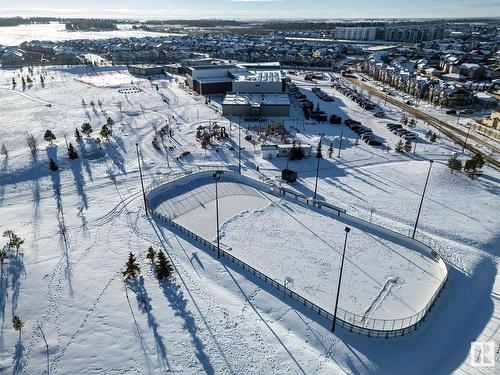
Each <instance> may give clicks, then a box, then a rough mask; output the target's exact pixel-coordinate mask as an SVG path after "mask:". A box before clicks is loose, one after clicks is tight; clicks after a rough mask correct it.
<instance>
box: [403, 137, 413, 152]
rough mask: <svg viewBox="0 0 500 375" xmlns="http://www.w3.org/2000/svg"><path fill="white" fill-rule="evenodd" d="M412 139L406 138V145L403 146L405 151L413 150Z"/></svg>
mask: <svg viewBox="0 0 500 375" xmlns="http://www.w3.org/2000/svg"><path fill="white" fill-rule="evenodd" d="M411 149H412V147H411V141H410V140H409V139H407V140H406V142H405V145H404V146H403V150H404V151H405V152H411Z"/></svg>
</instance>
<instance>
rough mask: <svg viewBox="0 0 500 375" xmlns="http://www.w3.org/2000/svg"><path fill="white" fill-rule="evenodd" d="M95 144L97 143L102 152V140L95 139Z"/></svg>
mask: <svg viewBox="0 0 500 375" xmlns="http://www.w3.org/2000/svg"><path fill="white" fill-rule="evenodd" d="M95 143H97V145H98V146H99V150H102V147H101V143H102V141H101V138H99V137H97V138H96V139H95Z"/></svg>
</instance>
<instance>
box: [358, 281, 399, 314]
mask: <svg viewBox="0 0 500 375" xmlns="http://www.w3.org/2000/svg"><path fill="white" fill-rule="evenodd" d="M398 281H399V279H398V278H397V277H388V278H387V279H386V281H385V284H384V286H383V287H382V289H380V291H379V292H378V294H377V296H376V297H375V299H374V300H373V301H372V303H371V304H370V306H368V307H367V309H366V310H365V312H364V313H363V317H362V318H361V322H364V321H365V319H366V318H368V317H369V316H370V315H371V314H372V313H373V312H374V311H375V310H377V309H378V307H379V306H380V304H381V303H382V302H383V301H384V299H385V298H386V297H387V295H388V294H389V292H390V291H391V288H392V287H393V286H394V285H397V284H398Z"/></svg>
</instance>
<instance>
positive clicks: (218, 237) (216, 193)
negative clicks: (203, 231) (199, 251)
mask: <svg viewBox="0 0 500 375" xmlns="http://www.w3.org/2000/svg"><path fill="white" fill-rule="evenodd" d="M223 173H224V172H223V171H215V173H214V174H213V175H212V177H213V178H214V180H215V215H216V221H217V259H220V236H219V233H220V232H219V190H218V182H219V180H220V176H221V175H222V174H223Z"/></svg>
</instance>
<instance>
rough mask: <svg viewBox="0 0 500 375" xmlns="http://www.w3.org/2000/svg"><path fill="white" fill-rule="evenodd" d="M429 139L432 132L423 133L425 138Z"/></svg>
mask: <svg viewBox="0 0 500 375" xmlns="http://www.w3.org/2000/svg"><path fill="white" fill-rule="evenodd" d="M430 137H432V130H430V129H429V130H428V131H427V133H425V138H426V139H429V138H430Z"/></svg>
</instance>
